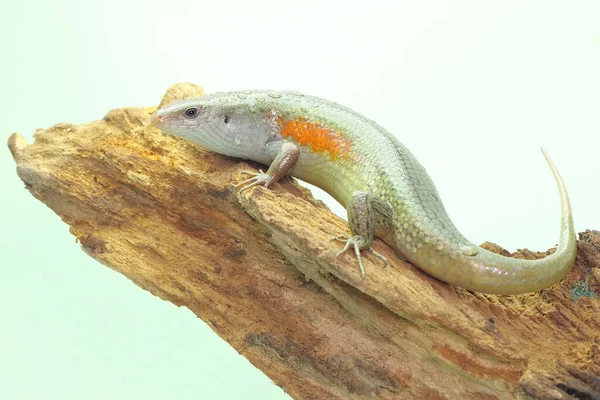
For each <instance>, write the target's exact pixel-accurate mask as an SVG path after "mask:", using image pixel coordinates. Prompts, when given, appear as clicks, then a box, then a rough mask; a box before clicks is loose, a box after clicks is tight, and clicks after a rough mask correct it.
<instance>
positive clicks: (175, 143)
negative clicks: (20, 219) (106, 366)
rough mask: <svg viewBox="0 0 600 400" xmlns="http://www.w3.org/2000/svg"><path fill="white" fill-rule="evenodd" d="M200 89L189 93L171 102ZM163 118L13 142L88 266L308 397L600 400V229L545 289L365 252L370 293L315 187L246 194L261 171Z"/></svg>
mask: <svg viewBox="0 0 600 400" xmlns="http://www.w3.org/2000/svg"><path fill="white" fill-rule="evenodd" d="M201 93H202V90H201V89H200V88H198V87H196V86H193V85H190V84H182V85H176V86H174V87H172V88H171V89H169V91H168V93H167V95H166V96H165V99H164V100H163V102H169V101H171V100H173V99H176V98H184V97H191V96H198V95H200V94H201ZM154 110H155V107H149V108H126V109H118V110H112V111H110V112H109V113H108V114H107V115H106V116H105V117H104V119H102V120H101V121H95V122H93V123H91V124H88V125H80V126H75V125H71V124H65V123H61V124H58V125H55V126H53V127H51V128H50V129H48V130H40V131H38V132H36V135H35V143H33V144H27V143H26V142H25V140H24V139H23V137H22V136H20V135H18V134H14V135H13V136H11V138H10V139H9V147H10V149H11V151H12V153H13V156H14V158H15V160H16V162H17V172H18V174H19V176H20V177H21V179H22V180H23V182H25V185H26V187H27V189H28V190H29V191H30V192H31V193H32V194H33V195H34V196H35V197H37V198H38V199H39V200H41V201H42V202H44V203H45V204H47V205H48V206H49V207H50V208H51V209H52V210H54V212H56V213H57V214H58V215H60V216H61V217H62V219H63V220H64V221H65V222H66V223H68V224H69V225H70V226H71V232H72V233H73V234H74V235H75V236H76V237H77V239H78V240H79V242H80V243H81V246H82V248H83V250H84V251H85V252H86V253H87V254H89V255H90V256H91V257H93V258H95V259H96V260H98V261H100V262H102V263H103V264H105V265H107V266H109V267H110V268H113V269H115V270H116V271H119V272H120V273H122V274H124V275H126V276H127V277H129V278H130V279H131V280H132V281H133V282H134V283H136V284H137V285H138V286H140V287H142V288H144V289H146V290H149V291H150V292H152V293H153V294H155V295H157V296H159V297H161V298H163V299H165V300H168V301H171V302H173V303H175V304H177V305H179V306H186V307H188V308H189V309H191V310H192V311H193V312H194V313H195V314H196V315H198V316H199V317H200V318H201V319H202V320H204V321H206V322H207V323H208V324H209V325H210V326H211V327H212V329H213V330H214V331H215V332H216V333H217V334H218V335H219V336H221V337H222V338H223V339H224V340H226V341H227V342H228V343H229V344H231V346H233V347H234V348H235V349H236V350H237V351H238V352H240V353H241V354H242V355H244V356H245V357H246V358H248V359H249V360H250V361H251V362H252V363H253V364H254V365H256V366H257V367H258V368H260V369H261V370H263V371H264V372H265V373H266V374H267V375H268V376H269V377H270V378H271V379H272V380H273V381H274V382H275V383H276V384H278V385H279V386H281V387H282V388H283V389H284V390H285V391H286V392H288V393H289V394H290V395H291V396H292V397H294V398H297V399H365V398H367V399H516V398H529V397H534V398H540V399H573V398H579V399H600V348H599V346H600V318H599V316H600V299H598V298H597V297H596V293H600V233H599V232H597V231H586V232H584V233H582V234H580V241H579V253H578V257H577V262H576V266H575V268H574V269H573V271H572V272H571V274H570V275H569V276H568V277H567V279H565V280H564V281H563V282H561V283H559V284H557V285H555V286H553V287H552V288H550V289H548V290H544V291H542V292H539V293H536V294H531V295H522V296H491V295H482V294H477V293H471V292H468V291H466V290H463V289H459V288H455V287H452V286H450V285H448V284H445V283H443V282H440V281H437V280H436V279H434V278H432V277H430V276H428V275H427V274H425V273H423V272H421V271H420V270H419V269H417V268H415V267H413V266H412V265H410V264H408V263H406V262H403V261H402V260H400V259H399V258H398V257H397V256H395V255H394V253H393V252H392V250H390V249H389V248H388V247H387V246H386V245H385V244H383V243H382V242H377V243H376V244H375V247H376V250H377V251H379V252H380V253H382V254H384V255H385V256H386V257H387V258H388V259H389V260H390V265H388V266H387V267H385V266H384V265H382V263H381V262H380V261H379V260H378V259H377V258H375V257H370V256H368V255H367V257H366V258H367V260H366V269H367V276H366V279H365V281H364V282H361V280H360V275H359V271H358V268H357V267H356V260H355V259H354V258H353V256H352V255H349V254H348V255H345V256H343V257H340V258H339V259H336V258H335V253H336V252H337V251H338V250H339V247H340V246H339V244H336V243H329V239H330V238H331V237H333V236H336V235H340V234H344V233H348V228H347V226H346V224H345V222H344V221H343V220H341V219H340V218H338V217H336V216H335V215H333V214H332V213H331V212H330V211H329V210H328V209H327V208H326V207H325V206H324V205H323V204H322V203H321V202H319V201H316V200H314V199H313V198H312V197H311V195H310V193H309V192H308V191H307V190H306V189H303V188H301V187H300V186H298V185H297V184H296V183H295V182H294V181H290V180H285V181H284V182H283V183H282V184H277V185H275V187H274V190H273V191H269V190H265V189H264V188H262V187H258V188H255V189H253V190H250V191H248V192H245V193H243V194H241V195H240V194H237V193H236V192H235V190H233V188H232V183H233V182H237V181H239V179H241V178H242V176H241V174H240V172H241V171H242V170H245V169H249V168H251V167H252V166H249V165H248V163H246V162H242V161H240V160H235V159H230V158H225V157H222V156H219V155H217V154H213V153H209V152H207V151H205V150H203V149H202V148H200V147H198V146H195V145H193V144H191V143H189V142H186V141H184V140H180V139H177V138H174V137H171V136H168V135H165V134H163V133H161V132H160V131H158V130H157V129H156V128H154V127H153V126H152V125H151V124H150V115H151V113H152V112H153V111H154ZM486 246H487V248H489V249H492V250H493V251H497V252H506V251H505V250H503V249H501V248H499V247H497V246H495V245H491V244H486ZM514 256H515V257H525V258H536V257H541V256H543V254H538V253H533V252H530V251H521V252H519V253H518V254H515V255H514ZM594 291H595V292H594Z"/></svg>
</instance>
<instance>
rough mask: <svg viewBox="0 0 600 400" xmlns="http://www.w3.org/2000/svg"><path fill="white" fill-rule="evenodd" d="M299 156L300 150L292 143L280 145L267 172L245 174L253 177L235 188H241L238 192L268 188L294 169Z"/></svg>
mask: <svg viewBox="0 0 600 400" xmlns="http://www.w3.org/2000/svg"><path fill="white" fill-rule="evenodd" d="M299 156H300V149H299V148H298V146H296V145H295V144H293V143H290V142H285V143H283V144H282V145H281V148H280V149H279V152H278V153H277V156H276V157H275V159H274V160H273V162H272V163H271V166H270V167H269V170H268V171H267V172H266V173H264V172H263V171H262V170H260V171H259V172H258V173H256V172H247V171H244V172H245V173H247V174H250V175H254V176H253V177H252V178H250V179H246V180H245V181H243V182H241V183H238V184H237V185H235V186H234V187H235V188H238V187H239V188H241V189H240V192H243V191H244V190H248V189H250V188H251V187H253V186H257V185H264V186H265V187H266V188H268V187H269V186H270V185H271V184H272V183H274V182H277V181H278V180H280V179H281V178H283V177H285V176H286V175H287V174H288V173H289V172H290V171H291V170H292V168H293V167H294V165H295V164H296V161H298V157H299Z"/></svg>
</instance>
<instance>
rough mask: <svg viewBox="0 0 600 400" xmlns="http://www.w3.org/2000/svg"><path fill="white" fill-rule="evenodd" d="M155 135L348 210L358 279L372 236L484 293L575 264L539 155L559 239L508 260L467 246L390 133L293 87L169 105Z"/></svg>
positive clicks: (565, 216) (244, 186)
mask: <svg viewBox="0 0 600 400" xmlns="http://www.w3.org/2000/svg"><path fill="white" fill-rule="evenodd" d="M151 121H152V123H153V124H154V125H155V126H156V127H157V128H159V129H160V130H162V131H164V132H166V133H169V134H173V135H176V136H179V137H183V138H185V139H187V140H189V141H191V142H194V143H196V144H198V145H200V146H202V147H204V148H206V149H208V150H210V151H213V152H216V153H220V154H222V155H225V156H229V157H236V158H241V159H246V160H251V161H255V162H257V163H260V164H263V165H268V166H269V168H268V170H267V171H266V172H263V171H262V170H260V171H259V172H248V173H249V174H250V175H251V177H250V178H249V179H247V180H244V181H243V182H241V183H239V184H238V185H236V187H238V188H239V189H240V190H242V191H243V190H248V189H250V188H251V187H254V186H257V185H263V186H265V187H267V188H269V187H270V186H272V184H273V183H275V182H277V181H279V180H280V179H282V178H284V177H285V176H287V175H288V174H289V175H291V176H294V177H296V178H299V179H301V180H303V181H306V182H308V183H311V184H313V185H315V186H317V187H320V188H322V189H323V190H325V191H326V192H327V193H329V194H330V195H331V196H332V197H333V198H334V199H336V200H337V201H338V202H339V203H340V204H341V205H342V206H344V208H345V209H346V211H347V215H348V224H349V227H350V230H351V236H340V237H335V238H333V239H332V240H334V239H335V240H340V241H342V242H345V245H344V247H343V249H342V251H340V252H339V253H338V256H339V255H340V254H342V253H344V252H346V251H347V250H351V249H353V250H354V253H355V254H356V257H357V260H358V265H359V268H360V273H361V278H362V279H363V280H364V277H365V269H364V265H363V262H362V258H361V253H362V252H363V251H371V252H373V254H374V255H376V256H378V257H379V258H381V259H382V260H384V261H385V262H387V259H386V258H385V257H384V256H382V255H381V254H379V253H377V252H375V251H374V250H373V248H372V244H373V240H374V237H375V236H377V237H379V238H380V239H382V240H383V241H384V242H386V243H387V244H388V245H390V246H391V247H392V249H393V250H394V251H395V252H396V253H397V254H398V255H400V256H401V258H403V259H405V260H408V261H409V262H411V263H412V264H414V265H416V266H417V267H418V268H420V269H421V270H423V271H425V272H426V273H428V274H430V275H431V276H433V277H435V278H437V279H439V280H442V281H444V282H447V283H450V284H452V285H456V286H460V287H463V288H465V289H467V290H471V291H476V292H482V293H489V294H500V295H509V294H521V293H529V292H535V291H539V290H541V289H544V288H547V287H549V286H551V285H553V284H555V283H557V282H559V281H560V280H561V279H562V278H563V277H564V276H565V275H566V274H567V273H568V272H569V270H570V269H571V267H572V266H573V264H574V261H575V256H576V251H577V239H576V237H575V231H574V226H573V216H572V211H571V205H570V201H569V197H568V194H567V190H566V187H565V185H564V183H563V180H562V178H561V176H560V174H559V172H558V170H557V168H556V167H555V165H554V164H553V162H552V160H551V159H550V157H549V156H548V154H547V153H546V152H545V151H544V150H543V149H542V153H543V155H544V157H545V159H546V161H547V163H548V165H549V166H550V169H551V171H552V173H553V175H554V178H555V180H556V183H557V185H558V189H559V193H560V200H561V224H560V237H559V243H558V246H557V248H556V250H555V251H554V253H552V254H550V255H548V256H546V257H545V258H543V259H537V260H523V259H516V258H512V257H505V256H502V255H499V254H496V253H493V252H491V251H488V250H486V249H484V248H482V247H479V246H477V245H475V244H473V243H472V242H470V241H469V240H467V239H466V238H465V237H464V236H463V235H462V234H461V233H460V232H459V231H458V229H457V228H456V227H455V225H454V223H453V222H452V221H451V219H450V217H449V216H448V214H447V212H446V210H445V208H444V205H443V203H442V201H441V199H440V196H439V194H438V191H437V189H436V187H435V185H434V183H433V181H432V179H431V178H430V176H429V175H428V173H427V171H426V170H425V168H424V167H423V166H422V165H421V164H420V163H419V162H418V161H417V159H416V158H415V156H414V155H413V154H412V153H411V152H410V151H409V149H407V148H406V147H405V146H404V145H403V144H402V143H401V142H400V141H399V140H398V139H397V138H396V137H395V136H394V135H392V134H391V133H389V132H388V131H386V130H385V129H384V128H383V127H381V126H380V125H378V124H377V123H375V122H374V121H372V120H370V119H368V118H367V117H365V116H363V115H361V114H359V113H358V112H355V111H353V110H352V109H350V108H347V107H344V106H342V105H339V104H337V103H335V102H333V101H329V100H325V99H322V98H319V97H314V96H308V95H303V94H301V93H298V92H293V91H282V92H278V91H268V90H266V91H265V90H252V91H234V92H222V93H214V94H209V95H205V96H201V97H198V98H190V99H184V100H179V101H175V102H173V103H171V104H168V105H166V106H164V107H162V108H160V109H158V110H157V111H156V112H154V113H153V114H152V117H151Z"/></svg>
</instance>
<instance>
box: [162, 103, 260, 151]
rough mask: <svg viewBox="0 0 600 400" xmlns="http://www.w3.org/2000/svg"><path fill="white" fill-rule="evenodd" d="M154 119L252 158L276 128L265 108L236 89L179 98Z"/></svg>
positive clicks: (208, 143) (186, 135)
mask: <svg viewBox="0 0 600 400" xmlns="http://www.w3.org/2000/svg"><path fill="white" fill-rule="evenodd" d="M152 123H153V124H154V125H155V126H156V127H157V128H159V129H161V130H162V131H165V132H167V133H171V134H174V135H177V136H181V137H183V138H185V139H188V140H190V141H192V142H194V143H197V144H199V145H201V146H202V147H205V148H207V149H208V150H212V151H215V152H217V153H221V154H225V155H228V156H234V157H240V158H251V159H253V157H250V155H251V154H252V152H256V151H257V149H259V148H262V147H263V146H264V143H265V141H266V140H267V139H268V135H269V134H270V132H271V131H272V128H271V125H270V121H268V118H267V117H266V116H265V112H264V111H261V110H260V109H258V108H256V107H253V106H252V103H251V102H248V101H246V100H245V98H242V97H238V96H237V95H235V94H234V93H223V94H214V95H208V96H203V97H198V98H193V99H185V100H180V101H176V102H174V103H171V104H169V105H167V106H165V107H163V108H161V109H159V110H158V111H156V112H155V113H154V114H153V115H152Z"/></svg>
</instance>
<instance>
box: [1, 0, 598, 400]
mask: <svg viewBox="0 0 600 400" xmlns="http://www.w3.org/2000/svg"><path fill="white" fill-rule="evenodd" d="M321 3H322V2H318V3H317V2H300V3H296V5H295V6H293V7H292V6H291V5H290V2H276V1H272V2H267V1H262V0H261V1H255V2H243V3H242V2H239V3H229V2H220V1H211V2H206V1H197V2H193V3H191V2H181V1H169V2H165V1H155V0H153V1H146V2H142V1H135V2H134V1H115V0H106V1H102V2H96V3H89V2H76V1H65V0H59V1H54V2H45V1H17V2H14V1H13V2H2V3H1V4H0V49H1V50H2V52H1V56H0V60H1V64H0V65H1V67H0V68H1V75H0V83H1V85H0V89H1V95H0V106H1V107H0V110H1V112H0V138H1V139H2V140H1V141H2V142H5V140H6V138H7V137H8V135H9V134H10V133H12V132H14V131H19V132H21V133H23V134H24V135H25V136H26V137H27V138H28V139H29V140H31V136H32V133H33V131H34V130H35V128H40V127H44V128H45V127H49V126H50V125H52V124H54V123H56V122H60V121H68V122H73V123H84V122H87V121H90V120H94V119H99V118H101V117H102V116H103V115H104V113H105V112H106V111H108V110H109V109H110V108H115V107H123V106H143V105H150V104H152V103H157V102H158V100H159V97H160V96H161V95H162V93H163V92H164V90H165V89H166V88H167V87H168V86H169V85H171V84H172V83H174V82H177V81H192V82H196V83H199V84H203V85H206V87H207V90H209V91H215V90H233V89H246V88H248V89H254V88H272V89H295V90H300V91H303V92H306V93H310V94H314V95H318V96H322V97H325V98H329V99H332V100H336V101H338V102H341V103H344V104H345V105H347V106H350V107H352V108H355V109H357V110H358V111H360V112H361V113H363V114H365V115H367V116H369V117H370V118H373V119H375V120H376V121H377V122H379V123H380V124H382V125H383V126H384V127H386V128H387V129H388V130H389V131H390V132H392V133H395V134H397V135H398V136H399V138H400V140H401V141H402V142H403V143H404V144H405V145H406V146H407V147H408V148H409V149H411V151H412V152H413V153H414V154H415V155H416V156H417V157H418V159H419V160H420V161H421V163H422V164H423V165H424V166H426V168H427V170H428V172H429V173H430V175H431V176H432V178H433V180H434V182H435V183H436V185H437V187H438V189H439V191H440V194H441V197H442V199H443V200H444V203H445V205H446V208H447V209H448V212H449V214H450V216H451V217H452V219H453V220H454V221H455V222H456V224H457V226H458V228H459V229H460V230H461V231H462V232H463V233H464V234H465V236H466V237H467V238H469V239H471V240H472V241H474V242H475V243H479V242H481V241H484V240H493V241H496V242H498V243H500V244H502V245H504V246H506V247H508V248H510V249H514V248H516V247H522V246H528V247H530V248H533V249H546V248H548V247H550V246H552V245H554V244H555V243H556V236H557V231H558V225H557V219H558V212H559V210H558V199H557V194H556V188H555V186H554V183H553V181H552V176H551V174H550V173H549V172H548V170H547V167H546V166H545V165H544V161H543V159H542V157H541V155H540V154H539V150H538V147H539V146H544V147H545V148H546V150H548V151H549V153H550V155H551V156H552V157H553V159H554V161H555V162H556V164H557V166H558V167H559V169H560V171H561V173H562V175H563V178H564V180H565V183H566V185H567V187H568V189H569V194H570V196H571V199H572V203H573V210H574V216H575V224H576V227H577V229H578V230H582V229H585V228H596V229H598V228H600V216H599V215H600V214H599V213H598V205H597V199H598V195H599V194H600V192H599V190H600V189H599V188H598V185H597V184H596V181H597V175H598V171H600V161H599V160H600V157H598V151H599V150H598V149H600V141H599V137H600V119H599V118H598V110H600V74H598V71H600V25H598V23H597V21H598V17H597V16H598V15H600V3H598V2H597V1H591V0H590V1H581V2H577V3H573V2H566V1H563V2H552V4H548V2H545V1H531V2H527V3H524V2H521V1H508V2H502V3H501V4H500V3H499V4H495V5H491V4H487V3H484V2H478V1H455V0H453V1H430V2H409V1H394V2H389V3H385V4H384V3H376V2H372V3H368V4H367V3H364V2H360V3H357V4H353V3H352V2H335V3H334V2H329V3H327V5H318V4H321ZM517 142H518V143H519V145H518V146H516V145H515V143H517ZM0 146H4V145H0ZM499 182H500V183H508V182H510V186H511V188H512V190H511V191H508V190H503V191H498V190H497V189H496V185H498V183H499ZM532 182H533V183H532ZM336 210H337V211H338V212H341V210H340V209H339V208H336ZM0 227H1V229H0V316H1V320H0V399H2V400H4V399H9V400H12V399H25V400H33V399H35V400H37V399H50V400H54V399H82V398H86V399H108V398H111V399H119V400H120V399H166V398H178V399H213V398H219V399H237V398H240V397H242V396H243V398H244V399H281V398H286V397H285V395H284V394H283V392H282V391H281V390H280V389H279V388H277V387H276V386H274V385H273V384H272V383H271V382H270V381H269V379H268V378H266V377H265V376H264V375H262V373H260V372H259V371H257V370H256V369H254V368H253V367H252V366H251V365H250V364H249V363H248V362H247V361H246V360H245V359H243V358H242V357H240V356H239V355H237V354H236V353H235V352H234V351H233V350H232V349H231V348H230V347H229V346H228V345H227V344H226V343H224V342H223V341H221V340H220V339H218V337H216V335H215V334H214V333H212V331H210V329H209V328H208V327H207V326H206V325H205V324H204V323H203V322H201V321H200V320H198V319H197V318H196V317H195V316H193V315H192V314H191V312H189V311H187V310H185V309H178V308H176V307H175V306H173V305H171V304H169V303H166V302H163V301H161V300H159V299H157V298H155V297H153V296H152V295H150V294H149V293H146V292H144V291H142V290H141V289H139V288H138V287H137V286H135V285H133V284H132V283H131V282H129V281H128V280H127V279H125V278H124V277H122V276H120V275H119V274H117V273H115V272H113V271H111V270H110V269H108V268H106V267H104V266H102V265H100V264H98V263H96V262H95V261H93V260H91V259H89V258H88V257H87V256H86V255H85V254H84V253H83V252H82V251H81V250H80V249H79V246H78V245H77V244H75V242H74V238H73V237H72V236H71V235H70V234H69V233H68V228H67V226H66V225H65V224H64V223H62V222H61V221H60V220H59V219H58V218H57V217H56V216H55V215H54V214H53V213H52V212H51V211H50V210H49V209H47V208H46V207H45V206H43V205H42V204H41V203H40V202H38V201H37V200H35V199H34V198H33V197H32V196H31V195H29V194H28V192H27V191H26V190H24V189H23V184H22V183H21V182H20V181H19V180H18V178H17V177H16V175H15V173H14V162H13V161H12V159H11V158H10V154H9V152H8V150H6V148H5V149H4V150H2V149H1V148H0ZM515 227H519V228H515Z"/></svg>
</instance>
